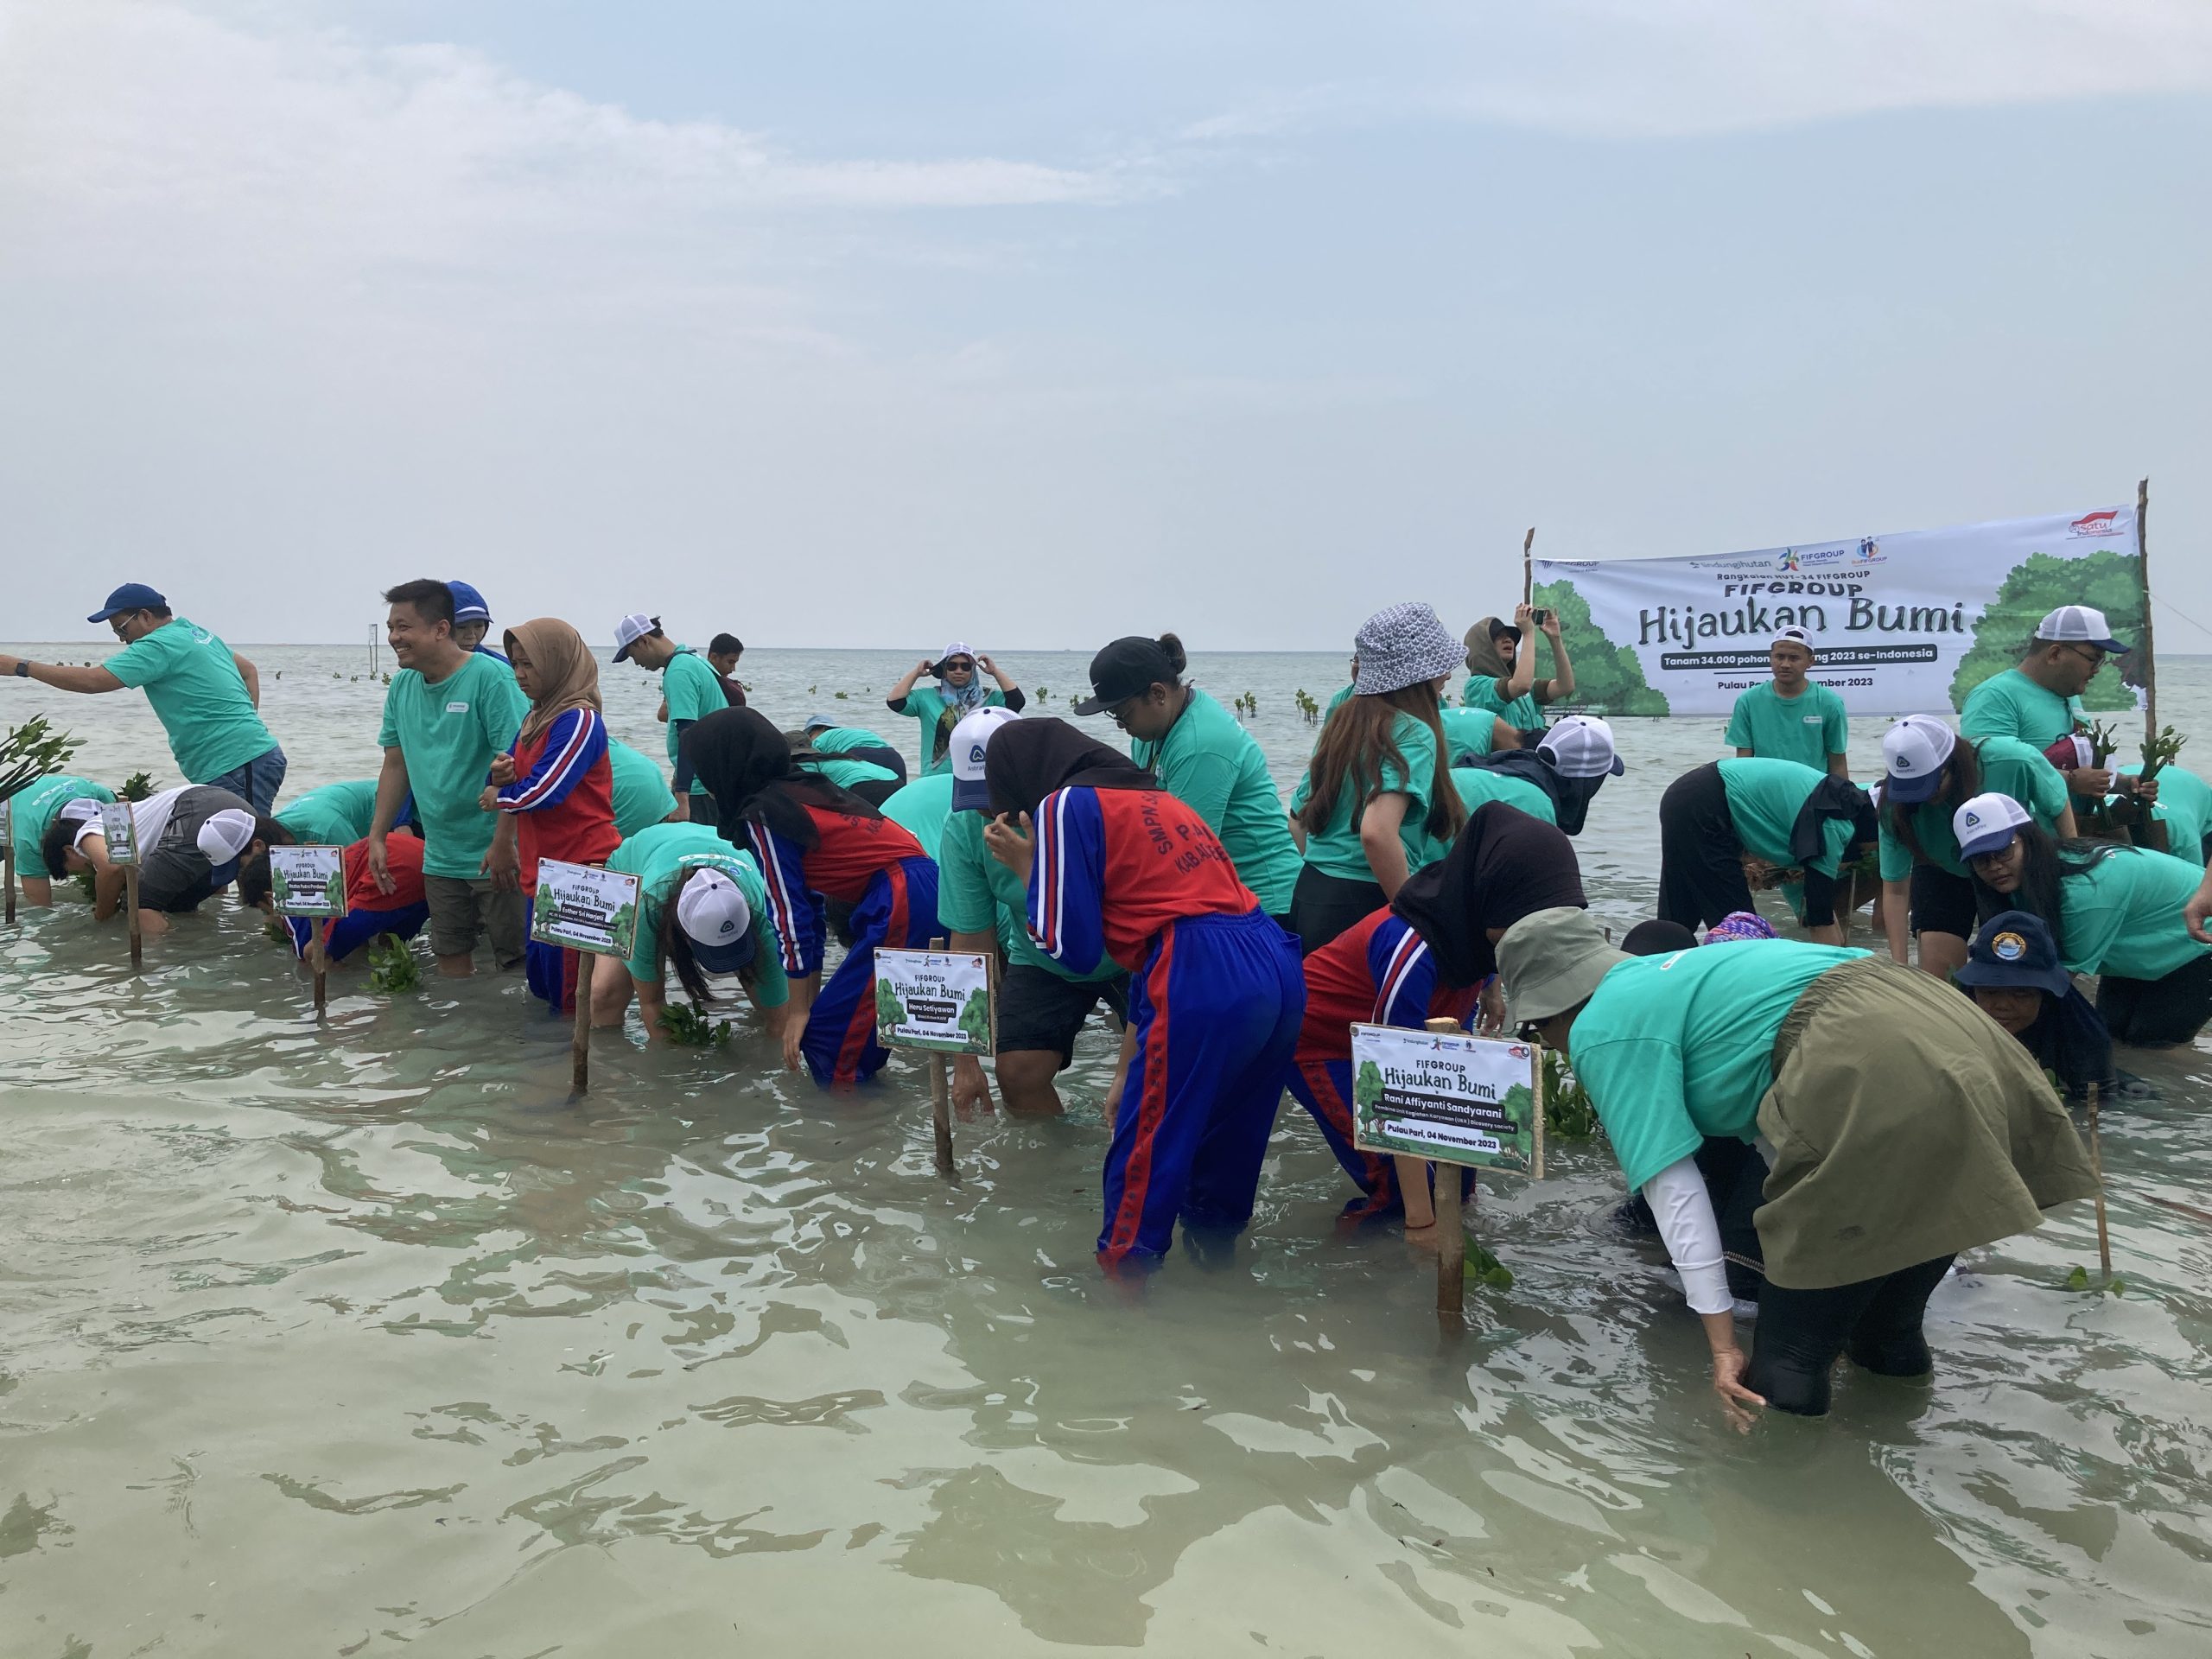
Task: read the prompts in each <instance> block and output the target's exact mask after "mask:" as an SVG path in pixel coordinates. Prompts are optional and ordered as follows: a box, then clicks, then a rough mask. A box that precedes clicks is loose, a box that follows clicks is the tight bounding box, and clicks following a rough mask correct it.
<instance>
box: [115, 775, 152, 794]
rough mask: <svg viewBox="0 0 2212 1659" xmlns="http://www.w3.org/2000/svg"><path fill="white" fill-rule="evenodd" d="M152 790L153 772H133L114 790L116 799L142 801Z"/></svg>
mask: <svg viewBox="0 0 2212 1659" xmlns="http://www.w3.org/2000/svg"><path fill="white" fill-rule="evenodd" d="M153 792H154V774H153V773H152V772H132V773H131V774H130V776H129V777H128V778H126V779H124V780H123V787H122V788H121V789H118V790H117V791H115V798H116V799H117V800H118V801H143V800H144V799H145V798H147V797H148V796H149V795H151V794H152V793H153Z"/></svg>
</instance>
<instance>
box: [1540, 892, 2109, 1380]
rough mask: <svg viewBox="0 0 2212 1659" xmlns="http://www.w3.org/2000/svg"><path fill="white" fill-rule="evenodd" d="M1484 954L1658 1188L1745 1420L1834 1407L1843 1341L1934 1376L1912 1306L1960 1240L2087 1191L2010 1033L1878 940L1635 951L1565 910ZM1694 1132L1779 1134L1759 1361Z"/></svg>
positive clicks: (1875, 1365)
mask: <svg viewBox="0 0 2212 1659" xmlns="http://www.w3.org/2000/svg"><path fill="white" fill-rule="evenodd" d="M1497 958H1498V971H1499V974H1500V976H1501V977H1502V978H1503V980H1504V982H1505V997H1506V1008H1507V1018H1508V1019H1509V1020H1511V1021H1512V1022H1513V1024H1514V1025H1515V1026H1516V1028H1522V1029H1533V1030H1534V1031H1535V1033H1536V1034H1537V1036H1538V1037H1539V1038H1541V1040H1542V1041H1543V1043H1544V1045H1545V1046H1547V1047H1549V1048H1553V1049H1557V1050H1560V1051H1561V1052H1564V1053H1565V1054H1566V1055H1567V1059H1568V1063H1569V1064H1570V1065H1572V1066H1573V1068H1574V1075H1575V1078H1576V1081H1577V1082H1579V1083H1580V1084H1581V1085H1582V1087H1583V1088H1584V1089H1586V1090H1588V1092H1589V1095H1590V1098H1591V1101H1592V1104H1593V1105H1595V1107H1596V1108H1597V1110H1598V1116H1599V1121H1600V1122H1603V1123H1604V1125H1605V1135H1606V1138H1607V1140H1608V1141H1610V1143H1611V1147H1612V1149H1613V1154H1614V1156H1615V1157H1616V1158H1617V1159H1618V1160H1619V1163H1620V1166H1621V1171H1622V1173H1623V1175H1624V1177H1625V1178H1626V1179H1627V1181H1628V1183H1629V1185H1630V1188H1631V1189H1632V1190H1635V1191H1639V1192H1643V1195H1644V1196H1645V1198H1648V1199H1649V1202H1650V1205H1651V1208H1652V1211H1653V1213H1654V1214H1655V1215H1656V1217H1657V1218H1658V1223H1659V1228H1660V1231H1661V1234H1662V1236H1663V1237H1664V1238H1665V1240H1666V1243H1667V1249H1668V1253H1669V1255H1670V1256H1671V1257H1672V1258H1673V1260H1674V1262H1675V1267H1676V1268H1677V1270H1678V1271H1679V1272H1680V1273H1681V1278H1682V1286H1683V1289H1684V1292H1685V1294H1686V1295H1687V1296H1688V1300H1689V1303H1690V1306H1691V1307H1692V1308H1693V1309H1694V1311H1695V1312H1696V1313H1698V1314H1699V1315H1700V1318H1701V1319H1703V1320H1704V1324H1705V1330H1706V1337H1707V1342H1708V1344H1710V1346H1711V1349H1712V1353H1713V1388H1714V1389H1716V1390H1717V1391H1718V1392H1719V1394H1720V1395H1721V1396H1722V1398H1723V1399H1724V1401H1726V1402H1727V1403H1728V1407H1729V1409H1730V1411H1731V1414H1732V1416H1734V1417H1735V1418H1737V1419H1738V1420H1739V1421H1740V1420H1742V1419H1743V1418H1744V1417H1745V1416H1746V1415H1747V1414H1745V1412H1744V1410H1743V1408H1744V1407H1745V1406H1747V1405H1772V1406H1774V1407H1776V1408H1778V1409H1781V1410H1784V1411H1789V1412H1796V1413H1800V1414H1805V1415H1808V1416H1818V1415H1820V1414H1822V1413H1824V1412H1826V1411H1827V1408H1828V1401H1829V1377H1828V1374H1829V1371H1830V1370H1831V1368H1832V1367H1833V1366H1834V1363H1835V1360H1836V1358H1837V1357H1838V1356H1839V1355H1840V1354H1845V1353H1848V1355H1849V1356H1850V1357H1851V1359H1852V1361H1853V1363H1855V1364H1857V1365H1859V1366H1860V1367H1862V1368H1864V1369H1865V1370H1870V1371H1872V1372H1875V1373H1877V1374H1878V1375H1882V1376H1899V1377H1917V1376H1926V1375H1928V1373H1929V1370H1931V1369H1932V1360H1931V1357H1930V1355H1929V1348H1928V1343H1927V1340H1926V1338H1925V1337H1924V1336H1923V1332H1922V1328H1921V1327H1922V1321H1923V1314H1924V1313H1925V1310H1926V1306H1927V1303H1928V1298H1929V1294H1931V1293H1932V1292H1933V1291H1934V1290H1935V1288H1936V1285H1937V1284H1938V1283H1939V1282H1940V1281H1942V1277H1943V1275H1944V1274H1945V1273H1946V1272H1948V1270H1949V1268H1950V1264H1951V1261H1952V1258H1953V1257H1954V1256H1955V1255H1957V1254H1958V1252H1960V1251H1961V1250H1964V1249H1972V1248H1974V1246H1976V1245H1979V1244H1987V1243H1993V1242H1995V1241H1996V1240H1998V1239H2000V1238H2005V1237H2009V1236H2011V1235H2012V1234H2014V1233H2018V1232H2024V1231H2026V1230H2029V1229H2031V1228H2033V1227H2035V1226H2037V1224H2039V1223H2040V1221H2041V1219H2042V1211H2044V1210H2046V1209H2049V1208H2050V1206H2052V1205H2056V1204H2060V1203H2063V1202H2064V1201H2065V1200H2067V1199H2069V1198H2086V1197H2088V1195H2089V1194H2090V1193H2091V1192H2093V1191H2094V1188H2095V1181H2094V1178H2093V1177H2092V1176H2091V1174H2090V1173H2089V1166H2088V1157H2087V1156H2086V1154H2084V1153H2083V1151H2082V1144H2081V1141H2079V1139H2078V1138H2077V1137H2076V1136H2075V1133H2074V1126H2073V1124H2072V1122H2070V1121H2069V1119H2068V1117H2067V1116H2066V1109H2065V1107H2064V1106H2063V1104H2062V1103H2060V1101H2059V1099H2058V1096H2056V1094H2055V1093H2054V1092H2053V1091H2052V1090H2051V1089H2050V1085H2049V1084H2047V1083H2045V1082H2044V1076H2043V1073H2042V1071H2040V1070H2038V1069H2037V1066H2036V1065H2035V1063H2034V1061H2033V1060H2031V1058H2029V1057H2028V1055H2027V1054H2026V1052H2024V1050H2023V1049H2022V1048H2021V1047H2020V1046H2019V1045H2018V1043H2016V1042H2014V1041H2013V1040H2012V1039H2011V1038H2009V1037H2007V1036H2006V1035H2005V1033H2004V1032H2002V1031H2001V1030H1999V1028H1998V1027H1996V1026H1995V1025H1994V1024H1993V1023H1992V1022H1991V1021H1990V1020H1988V1019H1987V1018H1986V1017H1985V1016H1984V1015H1982V1014H1980V1012H1979V1011H1978V1010H1976V1009H1975V1008H1974V1007H1973V1006H1972V1005H1971V1004H1969V1003H1968V1002H1967V1000H1966V999H1965V998H1964V997H1961V996H1953V995H1944V994H1938V993H1934V992H1932V991H1931V989H1930V988H1929V984H1928V981H1927V978H1926V976H1923V975H1921V974H1918V973H1916V972H1915V971H1913V970H1912V969H1906V968H1901V967H1899V966H1897V964H1896V963H1892V962H1890V961H1888V960H1887V959H1886V958H1884V957H1872V956H1870V955H1868V954H1867V953H1866V952H1865V951H1860V950H1838V949H1834V948H1832V947H1829V946H1826V945H1816V944H1796V943H1795V942H1792V941H1787V940H1777V941H1775V942H1773V943H1771V944H1764V945H1761V946H1760V947H1759V948H1758V949H1757V950H1744V949H1734V950H1686V951H1681V952H1679V953H1676V954H1675V955H1671V956H1663V957H1630V956H1628V955H1626V954H1625V953H1624V952H1622V951H1619V950H1615V949H1614V948H1613V947H1612V946H1611V945H1610V944H1606V942H1605V934H1604V931H1603V930H1602V929H1600V928H1599V925H1598V924H1597V922H1596V920H1595V919H1594V918H1592V917H1591V916H1590V915H1589V914H1588V913H1587V912H1584V911H1580V910H1569V909H1561V910H1547V911H1540V912H1537V913H1536V914H1535V915H1534V916H1530V917H1529V918H1526V919H1524V920H1522V921H1520V922H1517V923H1516V924H1515V925H1513V927H1511V928H1510V929H1509V930H1508V931H1507V932H1506V935H1505V937H1504V938H1503V940H1502V941H1501V942H1500V943H1499V944H1498V947H1497ZM1707 1135H1729V1136H1732V1137H1734V1138H1735V1139H1737V1140H1738V1141H1753V1140H1754V1139H1758V1140H1761V1141H1764V1143H1765V1145H1766V1147H1770V1149H1771V1150H1770V1153H1769V1157H1768V1160H1769V1163H1770V1167H1771V1170H1772V1173H1770V1175H1769V1176H1768V1177H1767V1179H1766V1181H1765V1184H1764V1203H1763V1204H1762V1205H1760V1206H1759V1208H1758V1212H1757V1216H1756V1218H1755V1225H1756V1228H1757V1232H1758V1240H1759V1243H1760V1246H1761V1253H1762V1255H1763V1257H1764V1271H1765V1276H1766V1284H1765V1287H1764V1290H1763V1291H1762V1293H1761V1294H1760V1298H1759V1317H1758V1325H1757V1327H1756V1335H1755V1336H1754V1338H1753V1344H1752V1350H1751V1356H1750V1357H1749V1358H1748V1359H1746V1357H1745V1355H1744V1353H1743V1352H1742V1351H1741V1350H1740V1349H1739V1348H1738V1345H1737V1341H1736V1329H1735V1322H1734V1319H1733V1315H1732V1297H1731V1295H1730V1294H1729V1290H1728V1284H1727V1279H1726V1273H1725V1270H1724V1256H1723V1250H1722V1243H1721V1234H1720V1229H1719V1223H1718V1221H1717V1219H1716V1217H1715V1215H1714V1211H1713V1201H1712V1199H1711V1198H1710V1197H1709V1195H1708V1193H1707V1187H1706V1184H1705V1181H1704V1180H1703V1179H1701V1177H1700V1173H1699V1171H1698V1166H1697V1163H1696V1154H1697V1152H1698V1150H1699V1148H1700V1146H1701V1145H1702V1144H1703V1142H1704V1140H1705V1138H1706V1137H1707Z"/></svg>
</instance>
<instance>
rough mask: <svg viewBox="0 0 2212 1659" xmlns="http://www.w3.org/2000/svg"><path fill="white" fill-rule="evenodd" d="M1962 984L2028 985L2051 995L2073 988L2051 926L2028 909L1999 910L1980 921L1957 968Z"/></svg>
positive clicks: (2065, 992) (2061, 994)
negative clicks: (1963, 962)
mask: <svg viewBox="0 0 2212 1659" xmlns="http://www.w3.org/2000/svg"><path fill="white" fill-rule="evenodd" d="M1957 977H1958V982H1959V983H1960V984H1961V985H1969V986H1971V985H2031V986H2033V987H2034V988H2036V989H2037V990H2039V991H2048V992H2049V993H2050V995H2053V996H2063V995H2066V994H2067V992H2069V991H2070V990H2072V989H2073V988H2074V982H2073V981H2072V980H2071V979H2070V978H2069V977H2068V976H2067V972H2066V965H2065V964H2064V963H2062V962H2061V961H2059V959H2058V943H2057V941H2056V940H2055V939H2053V938H2051V937H2050V925H2049V924H2048V923H2046V922H2045V921H2044V918H2042V917H2040V916H2037V915H2036V914H2035V913H2034V912H2031V911H2025V910H2007V911H2000V912H1999V913H1998V914H1996V915H1994V916H1993V917H1991V918H1989V919H1988V920H1987V921H1986V922H1984V923H1983V924H1982V925H1981V931H1980V932H1979V933H1976V934H1975V935H1974V943H1973V944H1970V945H1968V946H1967V959H1966V963H1965V965H1964V966H1962V967H1961V968H1960V969H1959V970H1958V975H1957Z"/></svg>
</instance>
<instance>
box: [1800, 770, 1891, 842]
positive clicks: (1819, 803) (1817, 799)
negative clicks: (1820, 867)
mask: <svg viewBox="0 0 2212 1659" xmlns="http://www.w3.org/2000/svg"><path fill="white" fill-rule="evenodd" d="M1830 818H1841V819H1843V820H1844V821H1845V822H1846V823H1849V824H1850V825H1851V841H1850V843H1849V846H1847V847H1846V848H1845V849H1844V855H1843V856H1844V859H1845V861H1849V859H1850V857H1851V850H1850V849H1851V848H1852V847H1857V846H1859V845H1861V844H1863V843H1865V842H1871V841H1872V840H1873V839H1875V837H1876V836H1878V834H1879V833H1880V830H1881V823H1880V820H1879V819H1878V817H1876V816H1875V812H1874V803H1873V802H1872V800H1870V799H1868V798H1867V795H1866V791H1865V790H1863V789H1861V788H1859V785H1856V784H1854V783H1852V782H1851V781H1850V780H1849V779H1843V778H1839V777H1837V776H1835V774H1834V773H1833V772H1831V773H1829V774H1828V775H1827V776H1826V777H1824V778H1822V779H1821V781H1820V783H1819V785H1817V786H1815V789H1814V791H1813V792H1812V793H1811V794H1810V795H1808V796H1807V797H1806V798H1805V804H1804V805H1802V806H1801V807H1799V808H1798V809H1797V820H1796V823H1792V824H1791V825H1790V826H1789V856H1790V857H1792V858H1794V859H1796V861H1798V862H1799V863H1800V864H1804V863H1808V862H1810V861H1812V860H1814V859H1816V858H1818V857H1819V856H1820V855H1821V854H1822V853H1824V852H1826V851H1827V836H1825V835H1823V834H1822V833H1821V831H1822V828H1823V826H1824V825H1825V823H1827V820H1828V819H1830Z"/></svg>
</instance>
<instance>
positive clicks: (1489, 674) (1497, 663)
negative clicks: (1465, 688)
mask: <svg viewBox="0 0 2212 1659" xmlns="http://www.w3.org/2000/svg"><path fill="white" fill-rule="evenodd" d="M1497 626H1498V620H1497V618H1496V617H1494V616H1485V617H1484V618H1482V619H1481V620H1479V621H1478V622H1477V623H1476V624H1475V626H1473V627H1471V628H1469V629H1468V630H1467V634H1466V639H1465V645H1466V647H1467V672H1468V673H1470V674H1472V675H1474V676H1475V677H1478V679H1485V680H1503V679H1510V677H1512V674H1513V671H1512V670H1511V669H1510V668H1508V667H1506V665H1505V658H1503V657H1501V656H1499V655H1498V654H1497V640H1496V639H1493V638H1492V637H1491V629H1492V628H1494V627H1497Z"/></svg>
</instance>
